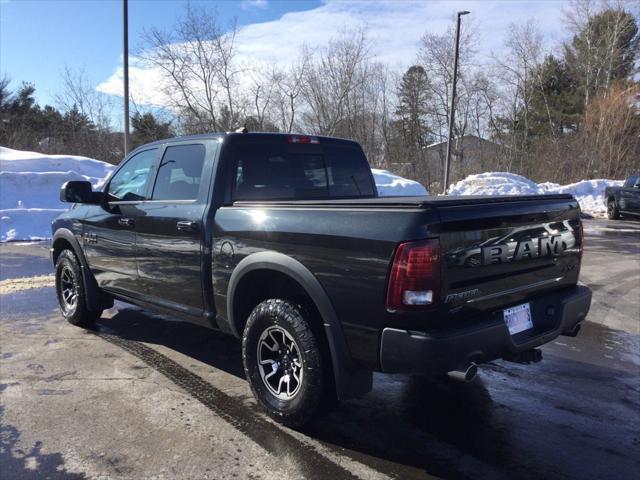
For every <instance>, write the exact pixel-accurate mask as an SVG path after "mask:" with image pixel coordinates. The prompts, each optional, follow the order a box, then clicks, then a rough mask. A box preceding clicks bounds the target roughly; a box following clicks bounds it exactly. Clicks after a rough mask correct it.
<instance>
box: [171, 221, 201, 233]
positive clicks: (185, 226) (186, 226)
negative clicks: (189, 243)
mask: <svg viewBox="0 0 640 480" xmlns="http://www.w3.org/2000/svg"><path fill="white" fill-rule="evenodd" d="M176 226H177V227H178V230H180V231H182V232H195V231H196V230H197V229H198V224H197V223H196V222H191V221H189V220H180V221H179V222H178V223H177V224H176Z"/></svg>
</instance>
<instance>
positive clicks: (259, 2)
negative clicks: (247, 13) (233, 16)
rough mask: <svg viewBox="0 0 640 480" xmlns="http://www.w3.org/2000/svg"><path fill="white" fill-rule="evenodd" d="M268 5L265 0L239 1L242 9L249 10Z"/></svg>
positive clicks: (263, 7)
mask: <svg viewBox="0 0 640 480" xmlns="http://www.w3.org/2000/svg"><path fill="white" fill-rule="evenodd" d="M268 6H269V2H268V1H267V0H243V1H242V2H240V8H242V10H251V9H252V8H259V9H260V10H264V9H265V8H267V7H268Z"/></svg>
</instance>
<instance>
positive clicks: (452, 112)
mask: <svg viewBox="0 0 640 480" xmlns="http://www.w3.org/2000/svg"><path fill="white" fill-rule="evenodd" d="M468 13H470V12H467V11H466V10H465V11H463V12H458V21H457V22H456V51H455V56H454V58H453V86H452V88H451V109H450V110H449V137H448V138H447V158H446V162H445V165H444V187H443V189H442V193H443V194H445V195H446V193H447V189H448V188H449V168H450V166H451V141H452V140H453V138H452V137H453V126H454V123H453V122H454V119H455V101H456V83H457V81H458V50H459V49H460V18H461V17H462V16H463V15H467V14H468Z"/></svg>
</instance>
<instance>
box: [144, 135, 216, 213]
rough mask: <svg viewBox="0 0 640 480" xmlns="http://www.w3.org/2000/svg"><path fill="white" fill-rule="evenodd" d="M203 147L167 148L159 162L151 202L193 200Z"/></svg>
mask: <svg viewBox="0 0 640 480" xmlns="http://www.w3.org/2000/svg"><path fill="white" fill-rule="evenodd" d="M205 151H206V150H205V147H204V145H199V144H198V145H176V146H174V147H167V149H166V150H165V152H164V156H163V157H162V162H160V168H159V169H158V176H157V178H156V184H155V185H154V187H153V195H152V196H151V198H152V199H153V200H195V199H196V198H198V191H199V190H200V180H201V178H202V169H203V167H204V156H205Z"/></svg>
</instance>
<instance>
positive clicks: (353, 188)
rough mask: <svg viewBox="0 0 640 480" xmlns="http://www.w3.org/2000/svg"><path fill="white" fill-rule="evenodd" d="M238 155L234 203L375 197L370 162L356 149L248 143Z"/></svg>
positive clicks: (339, 145) (238, 149) (237, 149)
mask: <svg viewBox="0 0 640 480" xmlns="http://www.w3.org/2000/svg"><path fill="white" fill-rule="evenodd" d="M234 157H235V162H234V175H233V187H232V200H233V201H237V200H314V199H316V200H318V199H339V198H371V197H375V196H376V193H375V192H376V190H375V185H374V183H373V179H372V176H371V170H370V168H369V163H368V162H367V159H366V157H365V156H364V154H363V153H362V150H361V149H360V148H359V147H358V146H355V145H350V144H346V143H345V144H342V143H331V142H329V143H327V144H319V145H317V144H304V145H300V144H293V145H292V144H289V143H287V141H286V137H284V139H283V141H282V143H276V142H259V141H255V142H253V141H243V142H240V143H239V144H238V145H236V147H235V150H234Z"/></svg>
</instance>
